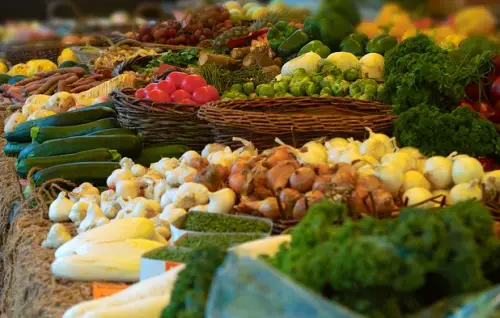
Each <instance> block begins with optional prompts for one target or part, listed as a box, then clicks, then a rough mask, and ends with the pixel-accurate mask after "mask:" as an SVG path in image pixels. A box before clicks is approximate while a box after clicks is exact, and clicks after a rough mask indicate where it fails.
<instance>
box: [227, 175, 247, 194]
mask: <svg viewBox="0 0 500 318" xmlns="http://www.w3.org/2000/svg"><path fill="white" fill-rule="evenodd" d="M245 182H246V177H245V176H244V175H243V173H241V172H236V173H233V174H231V176H229V180H228V185H229V188H231V189H232V190H233V191H234V192H236V193H242V192H243V189H244V187H245Z"/></svg>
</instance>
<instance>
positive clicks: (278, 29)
mask: <svg viewBox="0 0 500 318" xmlns="http://www.w3.org/2000/svg"><path fill="white" fill-rule="evenodd" d="M288 27H289V23H288V22H286V21H280V22H278V23H276V24H275V25H274V26H273V27H272V28H271V29H269V31H268V32H267V41H268V42H269V46H270V47H271V49H272V50H273V51H274V52H278V48H279V46H280V45H281V43H283V41H285V39H286V38H287V36H286V32H287V30H289V28H288Z"/></svg>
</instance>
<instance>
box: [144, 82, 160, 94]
mask: <svg viewBox="0 0 500 318" xmlns="http://www.w3.org/2000/svg"><path fill="white" fill-rule="evenodd" d="M155 89H158V84H156V83H151V84H149V85H148V86H146V88H145V90H147V91H148V92H151V91H153V90H155Z"/></svg>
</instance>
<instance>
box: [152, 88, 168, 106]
mask: <svg viewBox="0 0 500 318" xmlns="http://www.w3.org/2000/svg"><path fill="white" fill-rule="evenodd" d="M149 99H150V100H152V101H154V102H158V103H169V102H170V96H168V94H167V93H165V92H164V91H162V90H160V89H154V90H152V91H150V92H149Z"/></svg>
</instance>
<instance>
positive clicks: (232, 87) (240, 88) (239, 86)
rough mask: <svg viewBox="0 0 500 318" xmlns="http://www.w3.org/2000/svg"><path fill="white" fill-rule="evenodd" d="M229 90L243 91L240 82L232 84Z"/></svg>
mask: <svg viewBox="0 0 500 318" xmlns="http://www.w3.org/2000/svg"><path fill="white" fill-rule="evenodd" d="M230 91H231V92H236V93H243V86H241V84H233V85H232V86H231V89H230Z"/></svg>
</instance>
